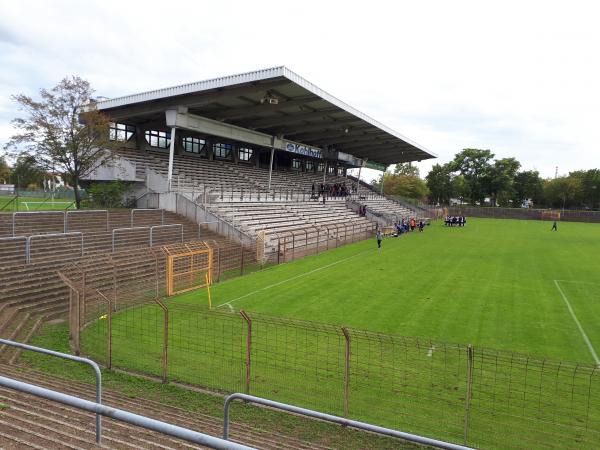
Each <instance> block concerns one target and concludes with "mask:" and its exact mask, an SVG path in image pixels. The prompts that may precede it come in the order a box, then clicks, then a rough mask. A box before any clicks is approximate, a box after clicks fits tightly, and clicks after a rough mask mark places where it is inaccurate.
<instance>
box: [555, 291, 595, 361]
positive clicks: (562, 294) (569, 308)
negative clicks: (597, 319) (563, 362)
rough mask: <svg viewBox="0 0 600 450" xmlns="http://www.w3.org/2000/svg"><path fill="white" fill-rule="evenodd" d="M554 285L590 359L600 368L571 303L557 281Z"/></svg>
mask: <svg viewBox="0 0 600 450" xmlns="http://www.w3.org/2000/svg"><path fill="white" fill-rule="evenodd" d="M554 285H555V286H556V289H558V292H560V295H561V296H562V298H563V300H564V301H565V304H566V305H567V309H568V310H569V312H570V313H571V317H572V318H573V321H574V322H575V325H577V328H579V332H580V333H581V336H582V337H583V340H584V341H585V343H586V344H587V346H588V349H589V350H590V353H591V354H592V358H594V361H596V365H597V366H598V367H600V359H599V358H598V355H597V354H596V350H594V347H593V345H592V343H591V342H590V339H589V338H588V336H587V334H585V331H584V329H583V327H582V326H581V324H580V323H579V319H577V316H576V315H575V311H573V308H572V307H571V303H569V299H567V296H566V295H565V293H564V292H563V290H562V289H561V287H560V284H558V280H554Z"/></svg>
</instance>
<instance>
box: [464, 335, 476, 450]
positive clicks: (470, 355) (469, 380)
mask: <svg viewBox="0 0 600 450" xmlns="http://www.w3.org/2000/svg"><path fill="white" fill-rule="evenodd" d="M473 353H474V351H473V346H472V345H471V344H469V346H468V347H467V395H466V396H465V419H464V444H465V445H467V441H468V437H469V419H470V416H471V394H472V391H473Z"/></svg>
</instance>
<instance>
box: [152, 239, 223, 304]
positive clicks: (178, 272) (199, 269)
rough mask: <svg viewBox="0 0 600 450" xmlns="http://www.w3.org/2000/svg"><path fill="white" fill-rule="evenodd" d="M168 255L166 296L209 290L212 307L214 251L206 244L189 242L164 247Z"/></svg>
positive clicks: (209, 302) (209, 301)
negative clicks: (203, 289)
mask: <svg viewBox="0 0 600 450" xmlns="http://www.w3.org/2000/svg"><path fill="white" fill-rule="evenodd" d="M163 250H164V251H165V253H166V254H167V267H166V294H167V296H168V297H171V296H173V295H178V294H183V293H184V292H189V291H193V290H196V289H202V288H207V290H208V305H209V307H212V304H211V303H212V302H211V293H210V285H211V284H212V269H213V264H212V263H213V251H212V248H210V247H209V246H208V245H207V244H206V243H205V242H188V243H185V244H173V245H167V246H164V247H163Z"/></svg>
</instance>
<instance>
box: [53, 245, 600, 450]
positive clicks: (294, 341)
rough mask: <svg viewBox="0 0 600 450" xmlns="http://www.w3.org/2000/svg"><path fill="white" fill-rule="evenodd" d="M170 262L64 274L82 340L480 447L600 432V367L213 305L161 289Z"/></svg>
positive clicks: (161, 373) (113, 355) (87, 349)
mask: <svg viewBox="0 0 600 450" xmlns="http://www.w3.org/2000/svg"><path fill="white" fill-rule="evenodd" d="M217 254H218V252H217V251H215V252H214V258H217ZM164 261H165V258H164V254H163V253H161V251H160V250H158V249H152V250H150V249H148V250H146V251H145V253H143V252H142V251H141V250H140V251H139V253H137V254H131V252H129V253H128V254H127V255H125V254H123V255H122V256H119V255H113V256H112V257H111V258H110V260H108V259H107V261H105V262H99V261H96V262H95V263H94V266H93V267H92V265H91V264H90V265H87V266H86V265H82V264H79V265H78V266H77V267H73V266H71V267H66V268H65V269H64V270H62V271H61V273H62V276H63V279H65V281H66V282H67V283H68V285H69V286H70V288H71V289H70V291H71V309H70V310H71V315H70V317H71V319H70V325H71V340H72V344H73V345H74V347H75V348H76V349H78V350H80V351H81V352H82V353H85V354H87V355H90V356H92V357H94V358H95V359H97V360H100V361H103V362H104V363H105V364H106V365H107V366H109V367H119V368H122V369H125V370H130V371H133V372H139V373H144V374H149V375H153V376H157V377H161V378H162V379H163V380H164V381H178V382H182V383H185V384H191V385H195V386H200V387H203V388H208V389H212V390H215V391H220V392H235V391H241V392H247V393H250V394H253V395H257V396H261V397H266V398H270V399H273V400H279V401H284V402H288V403H293V404H296V405H299V406H303V407H308V408H312V409H317V410H321V411H325V412H329V413H333V414H337V415H343V416H347V417H350V418H353V419H359V420H363V421H367V422H371V423H375V424H380V425H383V426H388V427H393V428H396V429H400V430H404V431H409V432H413V433H417V434H422V435H427V436H431V437H435V438H439V439H444V440H449V441H452V442H457V443H464V444H467V445H470V446H474V447H479V448H493V449H512V448H515V449H517V448H518V449H522V448H523V449H525V448H526V449H532V448H540V449H542V448H543V449H546V448H596V447H597V446H598V443H599V442H600V373H599V372H600V370H599V369H598V368H597V367H595V366H592V365H588V364H577V363H570V362H561V361H553V360H548V359H541V358H536V357H531V356H526V355H521V354H516V353H512V352H508V351H499V350H490V349H485V348H479V347H474V346H470V345H458V344H447V343H442V342H435V341H429V340H421V339H416V338H408V337H401V336H393V335H385V334H380V333H374V332H368V331H364V330H358V329H353V328H347V327H338V326H334V325H327V324H319V323H313V322H305V321H299V320H292V319H286V318H277V317H271V316H267V315H261V314H257V313H248V312H243V311H233V310H229V309H217V310H208V309H207V307H206V299H205V296H206V292H205V291H196V292H194V293H193V294H191V295H189V296H187V297H186V298H180V299H179V300H178V301H177V302H171V301H169V300H168V299H164V297H163V296H164V279H165V278H164V270H165V269H164V267H165V265H164ZM100 266H102V267H100ZM215 267H216V266H215Z"/></svg>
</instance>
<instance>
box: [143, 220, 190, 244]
mask: <svg viewBox="0 0 600 450" xmlns="http://www.w3.org/2000/svg"><path fill="white" fill-rule="evenodd" d="M173 227H179V228H180V229H181V242H182V243H183V225H182V224H180V223H173V224H170V225H154V226H152V227H150V247H152V246H153V245H154V230H155V229H156V228H159V229H163V228H173Z"/></svg>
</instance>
